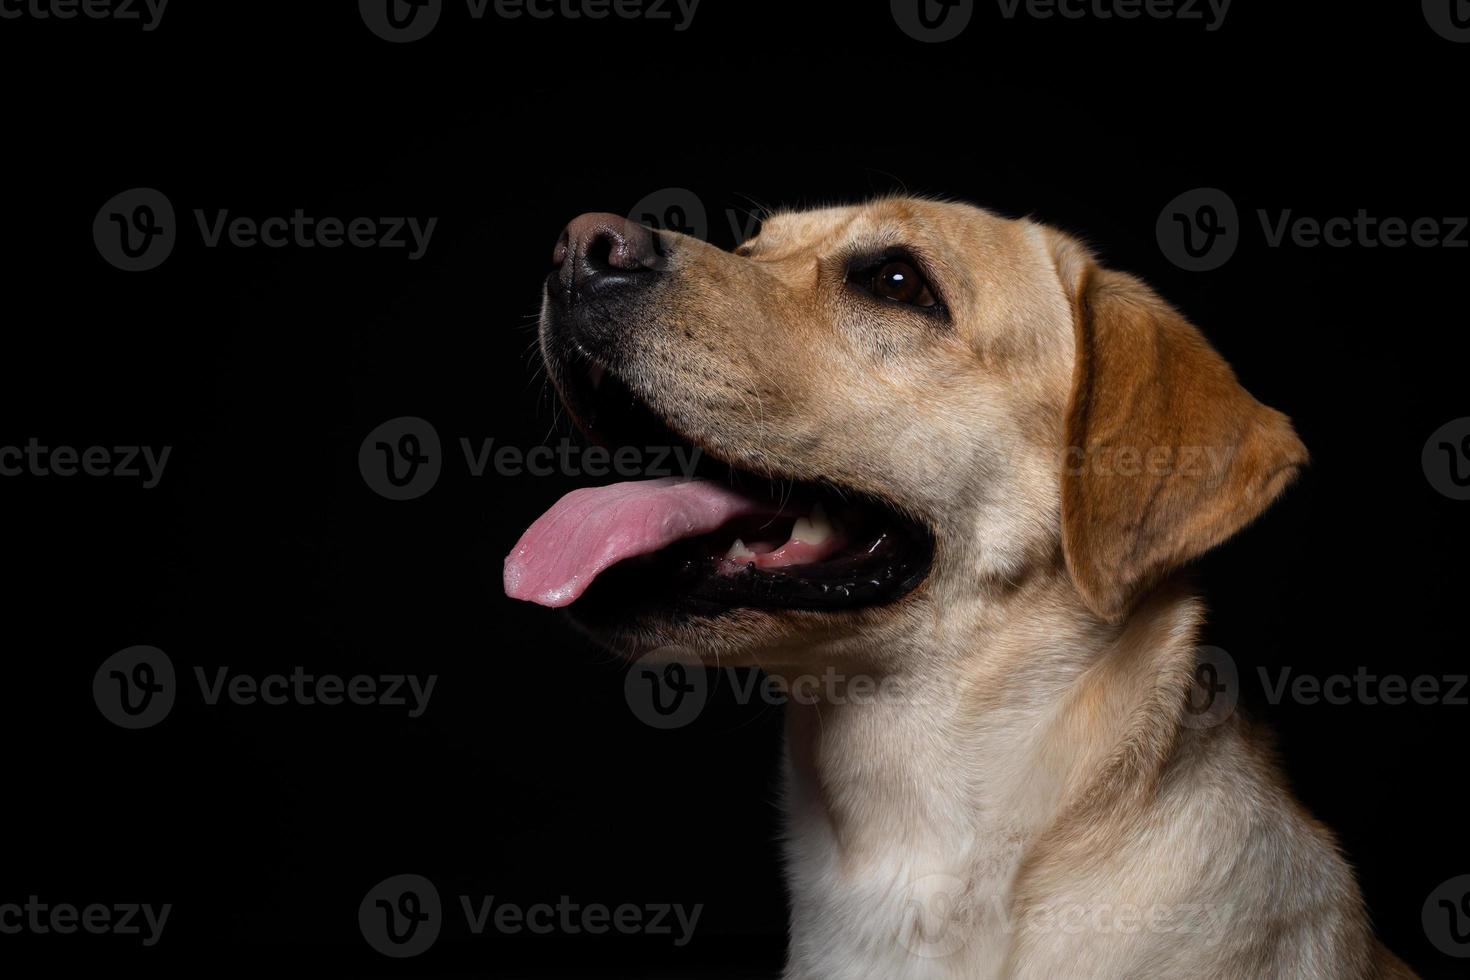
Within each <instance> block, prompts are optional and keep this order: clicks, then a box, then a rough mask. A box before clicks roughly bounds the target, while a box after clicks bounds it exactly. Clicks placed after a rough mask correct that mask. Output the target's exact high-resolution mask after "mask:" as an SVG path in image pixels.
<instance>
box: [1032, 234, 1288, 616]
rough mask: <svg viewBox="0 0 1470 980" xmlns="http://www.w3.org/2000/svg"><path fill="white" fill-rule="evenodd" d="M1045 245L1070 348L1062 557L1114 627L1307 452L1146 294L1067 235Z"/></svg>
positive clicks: (1277, 487)
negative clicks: (1066, 312) (1064, 292)
mask: <svg viewBox="0 0 1470 980" xmlns="http://www.w3.org/2000/svg"><path fill="white" fill-rule="evenodd" d="M1052 240H1053V255H1054V258H1055V259H1056V261H1057V271H1058V274H1059V275H1060V276H1061V277H1062V282H1063V285H1064V286H1065V287H1066V288H1067V289H1068V292H1069V295H1070V298H1071V300H1072V314H1073V322H1074V328H1075V334H1076V340H1077V362H1076V367H1075V368H1074V369H1073V373H1072V394H1071V402H1070V405H1069V406H1068V409H1067V417H1066V426H1065V431H1066V452H1065V454H1064V457H1063V459H1064V461H1063V473H1062V546H1063V552H1064V554H1065V556H1066V562H1067V568H1068V570H1069V572H1070V574H1071V576H1072V579H1073V581H1074V582H1075V583H1076V585H1077V589H1078V590H1079V591H1080V592H1081V594H1082V597H1083V599H1084V600H1085V601H1086V603H1087V605H1088V606H1089V608H1091V609H1092V610H1093V612H1095V613H1096V614H1097V615H1099V616H1101V617H1102V618H1103V619H1105V620H1108V621H1110V622H1117V621H1119V620H1121V619H1122V618H1123V617H1124V616H1125V615H1126V614H1127V612H1128V609H1129V607H1130V606H1131V605H1132V603H1133V601H1134V600H1135V599H1136V598H1137V597H1138V596H1139V595H1140V594H1141V593H1142V592H1144V591H1146V590H1147V589H1148V588H1149V587H1151V586H1152V585H1154V584H1155V583H1157V582H1158V581H1159V580H1160V579H1161V578H1163V577H1164V576H1165V575H1166V574H1168V573H1169V572H1170V571H1171V570H1172V569H1175V568H1177V567H1178V566H1179V565H1181V564H1183V563H1184V562H1187V561H1189V560H1190V559H1192V558H1195V557H1196V556H1198V555H1200V554H1202V553H1203V552H1205V551H1207V550H1209V549H1210V548H1212V547H1214V546H1215V545H1216V544H1218V543H1220V542H1221V541H1223V540H1224V539H1225V538H1227V537H1229V536H1230V535H1231V534H1234V533H1235V532H1236V531H1238V530H1240V529H1241V528H1242V527H1244V526H1245V525H1246V524H1249V523H1250V522H1251V521H1252V520H1254V519H1255V518H1256V517H1257V516H1258V515H1259V514H1260V513H1261V512H1262V511H1263V510H1265V509H1266V507H1267V505H1269V504H1270V503H1271V502H1272V501H1273V500H1274V499H1275V498H1276V497H1277V495H1279V494H1280V493H1281V491H1282V490H1283V489H1284V488H1285V487H1286V485H1287V484H1288V483H1289V482H1290V481H1291V479H1292V478H1293V477H1294V476H1295V475H1296V472H1297V470H1298V469H1300V468H1301V467H1302V466H1304V465H1305V464H1306V462H1307V451H1306V447H1305V446H1303V445H1302V443H1301V440H1300V439H1298V438H1297V437H1296V433H1295V432H1294V431H1292V427H1291V423H1290V421H1288V420H1287V418H1286V416H1284V415H1282V414H1281V413H1280V412H1277V411H1276V410H1274V409H1271V408H1267V407H1266V406H1265V405H1262V404H1261V403H1260V402H1258V401H1256V400H1255V399H1254V398H1252V397H1251V395H1250V393H1249V392H1247V391H1246V390H1245V389H1244V388H1243V387H1241V384H1240V382H1239V381H1237V380H1236V378H1235V372H1234V371H1232V370H1231V369H1230V366H1229V365H1228V364H1226V363H1225V360H1224V359H1223V358H1222V357H1221V356H1220V355H1219V354H1218V353H1216V352H1215V351H1214V349H1212V348H1211V347H1210V345H1209V344H1208V343H1207V342H1206V341H1205V338H1204V337H1203V336H1202V335H1201V334H1200V332H1199V331H1198V330H1196V329H1195V328H1194V327H1193V326H1191V325H1190V324H1189V323H1188V321H1186V320H1185V319H1184V318H1183V317H1182V316H1181V315H1180V314H1179V313H1178V312H1177V311H1175V310H1174V309H1173V308H1171V307H1170V306H1169V305H1168V304H1167V303H1166V302H1164V300H1162V299H1161V298H1160V297H1159V296H1158V295H1157V294H1155V293H1154V292H1153V291H1152V290H1151V289H1149V288H1148V287H1147V286H1145V285H1144V284H1143V283H1142V282H1140V281H1139V280H1137V279H1135V278H1133V277H1132V276H1129V275H1125V274H1124V273H1120V272H1114V271H1112V270H1109V269H1104V268H1102V267H1100V266H1099V265H1097V263H1096V262H1095V261H1093V260H1092V258H1091V256H1090V255H1088V254H1087V252H1086V250H1085V249H1083V248H1082V247H1081V246H1080V245H1078V244H1077V243H1076V242H1074V241H1072V240H1071V239H1068V238H1066V236H1063V235H1059V234H1054V235H1053V236H1052Z"/></svg>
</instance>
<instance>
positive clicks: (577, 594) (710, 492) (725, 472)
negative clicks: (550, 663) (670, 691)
mask: <svg viewBox="0 0 1470 980" xmlns="http://www.w3.org/2000/svg"><path fill="white" fill-rule="evenodd" d="M559 373H560V375H561V376H560V378H559V386H560V388H561V391H562V395H563V398H564V400H565V401H566V403H567V406H568V408H569V410H570V411H571V413H572V415H573V417H574V418H575V419H576V420H577V423H578V425H579V427H580V428H581V429H582V431H583V433H584V434H585V435H586V436H587V437H588V438H589V439H590V440H592V441H593V442H594V443H597V444H600V445H603V446H606V447H608V448H609V449H615V447H620V446H636V447H653V446H657V447H669V448H670V449H671V450H672V452H671V455H672V456H675V457H678V458H684V459H689V458H694V459H697V460H698V464H697V465H696V467H695V469H694V471H693V475H692V476H690V477H671V478H670V477H666V478H661V479H651V480H635V481H630V482H626V483H617V484H613V485H611V486H605V487H586V488H583V489H580V490H574V491H572V492H571V493H569V494H567V495H566V496H565V497H563V498H562V499H561V500H560V501H558V502H557V503H556V504H555V505H553V506H552V508H551V509H550V510H548V511H547V512H546V513H545V514H543V515H542V516H541V517H540V518H538V519H537V520H536V521H535V522H534V523H533V524H532V525H531V527H530V528H529V529H527V531H526V532H525V534H524V535H522V537H521V540H520V541H519V543H518V544H517V545H516V547H515V549H514V550H513V551H512V552H511V553H510V555H509V556H508V557H507V558H506V561H505V591H506V594H507V595H509V596H510V597H511V598H514V599H523V600H526V601H528V602H535V603H538V604H540V605H543V606H551V607H562V606H570V605H573V604H574V603H575V610H574V612H575V613H576V614H578V615H579V616H581V617H584V618H594V619H601V618H605V617H615V618H626V617H627V616H628V615H630V614H636V613H638V612H642V611H655V610H656V611H660V612H679V611H683V612H690V613H699V614H706V615H709V614H716V613H719V612H721V611H725V610H729V609H738V608H757V609H805V610H827V611H835V610H843V609H854V608H859V607H863V606H870V605H878V604H882V603H887V602H892V601H893V600H895V599H897V598H899V597H901V596H903V595H904V594H906V593H907V592H909V591H911V590H912V589H913V588H915V587H916V586H917V585H918V584H919V583H920V582H921V581H922V580H923V578H924V576H925V574H926V573H927V572H928V570H929V565H930V562H931V560H932V557H933V539H932V537H931V536H930V534H929V533H928V531H927V529H925V528H924V527H923V526H922V525H921V524H919V523H918V522H916V521H914V520H912V519H910V518H908V517H907V516H905V515H903V514H902V513H901V512H900V511H899V510H898V509H896V508H895V507H893V506H891V505H889V504H888V503H886V502H884V501H881V500H877V499H875V498H872V497H869V496H866V495H863V494H860V493H857V492H855V491H852V490H850V489H846V488H843V487H839V486H835V485H829V484H826V483H821V482H800V481H794V480H787V479H771V478H769V477H766V476H762V475H758V474H755V473H751V472H749V471H745V470H741V469H739V468H737V467H733V466H730V465H727V464H726V463H724V462H723V461H720V460H718V459H716V458H715V457H713V456H712V455H711V454H710V453H709V452H708V451H707V450H705V449H704V448H703V447H698V446H696V445H694V444H693V443H691V442H690V441H689V440H687V439H684V438H683V437H682V436H680V435H678V434H677V433H675V432H674V431H672V430H671V429H670V428H669V426H668V425H667V424H666V423H665V422H664V421H663V420H662V419H661V418H660V417H659V416H658V415H656V414H655V413H654V412H653V411H652V410H651V409H650V408H649V407H648V406H647V405H646V404H644V402H643V401H642V400H640V399H639V398H638V397H637V396H636V395H635V394H634V393H633V392H632V391H631V390H630V389H629V388H628V387H627V386H626V385H625V384H623V383H622V382H621V381H620V380H619V379H618V378H617V377H616V376H615V375H614V374H613V373H612V372H609V371H606V370H604V369H603V368H601V367H598V366H595V365H594V364H593V363H592V362H591V361H589V360H586V359H585V358H583V357H582V356H581V355H580V354H573V355H571V356H569V357H568V358H566V359H565V360H564V361H563V364H562V369H561V371H560V372H559ZM679 450H683V453H682V454H680V453H679V452H678V451H679Z"/></svg>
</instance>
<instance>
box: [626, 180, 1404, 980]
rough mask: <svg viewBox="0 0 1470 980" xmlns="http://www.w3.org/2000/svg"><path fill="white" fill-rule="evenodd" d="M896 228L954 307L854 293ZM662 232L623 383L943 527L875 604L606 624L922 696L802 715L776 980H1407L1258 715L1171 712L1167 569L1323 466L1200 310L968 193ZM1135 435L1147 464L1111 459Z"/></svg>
mask: <svg viewBox="0 0 1470 980" xmlns="http://www.w3.org/2000/svg"><path fill="white" fill-rule="evenodd" d="M896 244H903V245H905V246H907V247H908V248H909V249H910V250H912V251H913V252H914V253H916V254H917V255H918V256H919V257H920V258H921V259H922V261H923V262H924V264H925V265H926V267H927V269H928V271H929V272H930V273H931V276H932V279H933V281H934V283H935V285H936V286H937V288H938V289H939V291H940V293H941V294H942V297H943V299H944V301H945V303H946V305H947V307H948V309H949V313H950V316H949V322H948V323H947V324H943V325H939V324H936V323H935V322H934V320H933V319H932V318H926V317H925V316H923V315H922V314H919V313H918V312H916V311H914V310H912V309H909V308H906V307H902V306H897V305H893V304H888V305H885V304H883V303H882V302H875V301H874V300H873V299H872V298H871V297H865V296H861V295H857V294H855V293H854V292H853V290H851V289H850V288H847V287H846V286H845V285H844V283H843V276H842V265H841V259H842V257H843V255H844V254H846V252H847V251H848V250H850V249H854V248H866V247H872V246H881V245H896ZM669 253H670V257H669V264H670V268H669V270H668V273H667V276H666V281H665V283H664V284H663V285H662V286H660V288H659V290H658V292H657V294H656V300H655V301H653V302H651V303H649V304H648V308H647V309H646V310H644V311H642V315H640V316H639V317H637V318H636V321H637V322H631V321H630V322H628V323H626V324H622V325H621V326H622V327H623V329H624V331H625V333H624V335H623V336H622V337H621V339H620V351H621V354H620V357H621V363H620V364H618V365H616V366H615V368H616V370H618V371H619V372H620V374H621V376H622V377H623V378H624V380H625V381H627V383H628V384H629V385H630V386H631V387H633V388H634V390H635V391H637V392H638V393H639V394H640V396H641V397H643V398H644V399H645V400H646V401H647V402H648V403H649V404H650V405H651V406H652V407H653V408H654V409H655V410H656V411H657V412H659V413H660V414H661V415H662V416H663V417H664V418H665V419H666V420H667V421H668V422H669V423H670V425H671V426H673V427H674V428H675V429H677V430H678V431H679V432H680V433H681V434H682V435H684V436H686V437H688V438H690V439H691V440H693V441H695V442H697V443H698V444H700V445H702V446H704V447H705V448H706V449H707V450H708V451H710V452H711V453H713V454H715V455H717V456H719V457H721V458H723V459H725V460H726V461H728V462H730V463H733V464H736V465H739V466H743V467H745V468H748V469H754V470H758V471H762V472H765V473H768V474H770V475H773V476H778V477H789V478H800V479H826V480H829V481H832V482H834V483H837V484H840V485H845V486H849V487H852V488H855V489H858V490H861V491H864V492H867V493H870V494H874V495H876V496H879V497H882V498H884V499H886V500H888V501H890V502H891V503H893V504H894V505H895V506H897V507H900V508H902V509H903V510H905V511H906V512H908V513H909V514H911V515H912V516H913V517H915V518H916V519H917V520H920V521H922V522H924V523H925V524H926V525H928V526H929V527H930V528H932V529H933V532H934V534H935V538H936V557H935V563H934V568H933V570H932V572H931V573H930V575H929V577H928V578H927V580H926V581H925V582H924V583H923V584H922V585H921V586H920V587H919V588H918V589H917V590H915V591H914V592H912V593H911V594H909V595H908V596H906V597H904V598H903V599H901V600H899V601H898V602H896V603H893V604H891V605H889V606H885V607H881V608H874V609H866V610H861V611H857V612H853V613H847V614H842V615H837V614H823V613H811V612H756V611H750V610H746V611H740V612H737V613H734V614H730V615H726V616H722V617H717V618H712V619H702V620H696V621H693V622H684V623H673V622H670V621H665V620H661V619H654V618H650V619H647V620H644V621H641V622H639V623H636V624H634V625H633V626H632V627H631V628H630V629H629V630H628V631H627V632H626V633H624V634H622V635H620V636H617V637H613V638H611V640H612V641H613V642H615V643H617V644H619V645H621V646H623V647H624V648H626V649H628V650H630V651H634V650H636V651H641V650H646V649H651V648H656V647H659V646H667V645H678V646H680V647H682V648H693V649H696V650H698V651H701V652H702V653H703V654H704V655H705V656H707V657H708V658H710V660H711V661H714V660H716V659H718V660H719V662H721V663H732V662H733V663H746V664H758V665H760V666H763V667H765V668H766V669H767V670H769V671H771V672H773V673H777V674H791V675H796V674H801V673H805V672H810V671H812V670H816V669H822V668H835V669H838V670H841V671H845V672H847V673H849V674H858V673H862V674H868V675H876V676H878V677H881V678H882V679H884V680H885V681H889V682H892V683H893V685H894V686H893V687H892V688H890V691H892V690H897V691H898V692H900V693H899V694H898V695H892V694H890V695H889V696H886V697H883V698H880V699H878V700H877V701H876V702H865V703H848V702H841V703H839V702H832V703H827V702H821V703H818V704H815V705H796V704H793V705H792V706H790V707H789V708H788V767H787V768H788V772H787V784H786V794H785V795H786V807H787V812H788V839H787V867H788V878H789V882H790V888H791V893H792V903H793V921H792V940H791V951H790V957H789V962H788V966H787V971H786V976H787V977H788V978H789V980H838V978H853V980H856V978H874V980H900V978H939V977H985V978H991V977H1008V978H1010V977H1014V978H1030V977H1044V978H1048V980H1055V978H1058V977H1067V978H1083V977H1099V978H1102V977H1118V978H1124V977H1127V978H1138V977H1190V978H1207V977H1211V978H1212V977H1219V978H1238V977H1321V978H1331V980H1351V978H1375V977H1401V976H1410V975H1411V974H1410V973H1409V972H1408V970H1407V968H1405V967H1404V966H1403V965H1402V964H1401V963H1399V962H1398V961H1397V960H1396V959H1394V958H1393V957H1392V955H1391V954H1389V953H1388V952H1387V951H1386V950H1384V949H1383V948H1382V947H1381V946H1379V945H1378V943H1377V942H1376V940H1375V939H1374V938H1373V935H1372V931H1371V929H1370V927H1369V924H1368V921H1367V918H1366V915H1365V913H1364V911H1363V909H1362V904H1361V899H1360V897H1359V894H1358V890H1357V887H1356V884H1355V883H1354V880H1353V876H1352V873H1351V870H1350V869H1349V867H1348V866H1347V864H1346V863H1345V862H1344V860H1343V859H1342V858H1341V857H1340V856H1339V854H1338V852H1337V849H1336V846H1335V844H1334V842H1333V840H1332V838H1331V836H1330V834H1329V833H1328V832H1327V831H1326V830H1324V829H1323V828H1322V827H1321V826H1320V825H1318V824H1317V823H1316V822H1315V821H1313V820H1312V819H1311V818H1310V817H1309V816H1307V815H1306V814H1305V813H1304V812H1303V810H1302V809H1301V807H1300V806H1299V805H1298V804H1297V803H1296V802H1295V801H1294V800H1293V799H1292V798H1291V795H1290V793H1289V792H1288V790H1287V789H1286V787H1285V786H1284V784H1283V782H1282V779H1281V777H1280V776H1279V775H1278V773H1277V769H1276V767H1275V765H1274V764H1273V762H1272V760H1271V755H1270V751H1269V749H1268V748H1267V747H1266V744H1267V743H1266V742H1265V741H1264V739H1263V737H1262V736H1261V735H1260V734H1259V733H1258V732H1255V731H1254V730H1253V729H1252V728H1251V727H1250V726H1249V725H1247V724H1246V723H1245V722H1244V721H1243V720H1241V719H1240V718H1239V717H1234V716H1232V717H1228V718H1226V719H1224V720H1223V721H1221V722H1220V723H1218V724H1215V725H1211V726H1208V727H1197V726H1194V725H1191V724H1190V723H1188V720H1187V719H1186V718H1185V704H1186V699H1187V698H1188V697H1189V693H1190V686H1191V684H1193V683H1195V681H1194V670H1195V645H1196V636H1197V632H1198V628H1199V623H1200V619H1201V615H1202V613H1201V605H1200V603H1199V602H1198V600H1196V599H1195V598H1193V597H1192V596H1191V595H1190V594H1189V592H1188V591H1187V589H1185V588H1184V587H1183V586H1182V585H1180V584H1179V582H1178V580H1177V576H1176V575H1175V574H1174V573H1175V572H1177V570H1178V569H1179V567H1180V566H1181V565H1182V564H1183V563H1185V562H1187V561H1188V560H1189V559H1191V558H1193V557H1195V556H1197V555H1199V554H1200V553H1202V552H1203V551H1205V550H1207V549H1209V548H1211V547H1213V546H1214V545H1216V544H1217V543H1219V542H1220V541H1221V540H1223V539H1224V538H1225V537H1227V536H1229V535H1230V534H1233V533H1235V532H1236V531H1238V530H1240V529H1241V528H1242V527H1243V526H1244V525H1246V524H1247V523H1248V522H1249V521H1251V520H1252V519H1253V518H1255V517H1256V516H1257V515H1258V514H1259V513H1260V512H1261V511H1262V510H1263V509H1264V508H1265V507H1266V506H1267V505H1268V504H1269V503H1270V502H1271V500H1272V499H1273V498H1275V497H1276V496H1277V495H1278V494H1279V493H1280V492H1281V490H1282V488H1283V487H1284V486H1285V485H1286V483H1287V482H1288V481H1289V480H1290V478H1291V476H1292V474H1293V473H1294V472H1295V471H1296V469H1297V468H1299V467H1300V466H1301V465H1302V464H1303V463H1304V461H1305V459H1306V454H1305V450H1304V449H1303V448H1302V446H1301V444H1300V442H1299V441H1298V440H1297V438H1296V436H1295V435H1294V434H1293V432H1292V430H1291V426H1290V424H1289V423H1288V422H1287V421H1286V419H1285V417H1284V416H1282V415H1280V414H1279V413H1277V412H1275V411H1273V410H1271V409H1268V408H1266V407H1265V406H1262V405H1260V404H1259V403H1258V402H1256V401H1255V400H1254V399H1253V398H1251V396H1250V395H1249V394H1247V393H1246V391H1245V390H1244V388H1242V387H1241V385H1240V384H1239V382H1238V381H1237V380H1236V378H1235V376H1234V374H1233V373H1232V372H1231V370H1230V368H1229V367H1228V366H1227V365H1226V364H1225V363H1224V361H1223V360H1222V359H1221V358H1220V357H1219V355H1218V354H1216V353H1215V352H1214V351H1213V350H1212V349H1211V348H1210V347H1209V345H1208V344H1207V343H1206V342H1205V340H1204V338H1203V337H1202V336H1201V335H1200V334H1199V332H1198V331H1197V330H1195V329H1194V328H1193V327H1192V326H1190V325H1189V324H1188V323H1187V322H1186V321H1185V320H1184V319H1183V317H1181V316H1180V315H1179V314H1178V313H1177V312H1175V311H1174V310H1172V309H1170V308H1169V307H1168V305H1167V304H1166V303H1164V302H1163V301H1162V300H1161V299H1159V298H1158V297H1157V296H1156V295H1154V294H1153V293H1152V292H1151V291H1150V290H1148V288H1147V287H1146V286H1144V285H1143V284H1142V283H1140V282H1139V281H1138V280H1136V279H1134V278H1132V277H1130V276H1127V275H1124V274H1122V273H1118V272H1114V271H1111V270H1107V269H1104V268H1102V267H1100V266H1099V265H1098V264H1097V263H1096V262H1095V261H1094V259H1093V258H1092V256H1091V255H1090V254H1089V253H1088V252H1087V250H1086V249H1085V248H1084V247H1083V246H1082V245H1081V244H1079V243H1078V242H1077V241H1075V240H1074V239H1072V238H1070V237H1068V236H1066V235H1063V234H1061V233H1059V232H1056V231H1054V230H1052V229H1048V228H1045V227H1043V226H1040V225H1038V224H1036V223H1034V222H1031V221H1028V220H1009V219H1005V218H1001V217H998V216H996V215H993V214H990V213H988V212H985V211H982V210H979V209H976V208H973V207H969V206H965V205H961V204H954V203H947V202H936V201H923V200H915V199H911V198H895V199H885V200H880V201H876V202H872V203H870V204H867V205H863V206H860V207H846V208H832V209H824V210H819V211H809V212H801V213H789V214H780V215H776V216H773V217H771V218H770V219H768V220H767V221H766V222H765V224H764V226H763V229H762V232H761V234H760V235H759V237H758V238H756V239H755V240H753V241H752V242H749V243H747V244H746V245H745V246H744V247H742V249H740V250H739V251H738V252H737V253H736V254H730V253H725V252H722V251H719V250H717V249H715V248H712V247H710V246H708V245H705V244H703V243H701V242H697V241H694V240H692V239H686V238H682V237H677V236H670V238H669ZM1130 449H1131V450H1137V451H1140V452H1144V453H1148V452H1153V453H1154V457H1153V458H1154V460H1155V462H1156V463H1158V464H1159V465H1155V466H1152V467H1146V468H1145V470H1144V471H1142V472H1135V471H1134V470H1133V468H1132V467H1129V466H1127V465H1123V466H1121V467H1120V466H1118V465H1115V464H1116V463H1117V453H1118V451H1119V450H1130ZM1187 450H1198V451H1199V455H1198V457H1197V458H1193V459H1191V460H1189V461H1186V460H1185V459H1184V456H1185V455H1187V453H1186V451H1187ZM1133 909H1137V910H1146V915H1147V916H1151V918H1149V919H1148V922H1149V925H1148V926H1147V927H1143V928H1137V929H1132V928H1128V923H1129V922H1132V921H1133V916H1132V913H1131V912H1130V910H1133ZM1079 924H1080V927H1079ZM1165 925H1167V926H1168V928H1166V927H1165Z"/></svg>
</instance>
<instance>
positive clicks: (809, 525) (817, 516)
mask: <svg viewBox="0 0 1470 980" xmlns="http://www.w3.org/2000/svg"><path fill="white" fill-rule="evenodd" d="M831 536H832V522H831V521H829V520H827V512H826V511H825V510H823V509H822V505H821V504H816V505H815V506H813V507H812V512H811V513H810V514H808V515H807V516H805V517H798V518H797V519H796V523H795V524H794V525H793V526H792V528H791V540H793V541H801V542H804V543H805V544H821V543H822V542H823V541H826V540H827V539H828V538H830V537H831Z"/></svg>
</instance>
